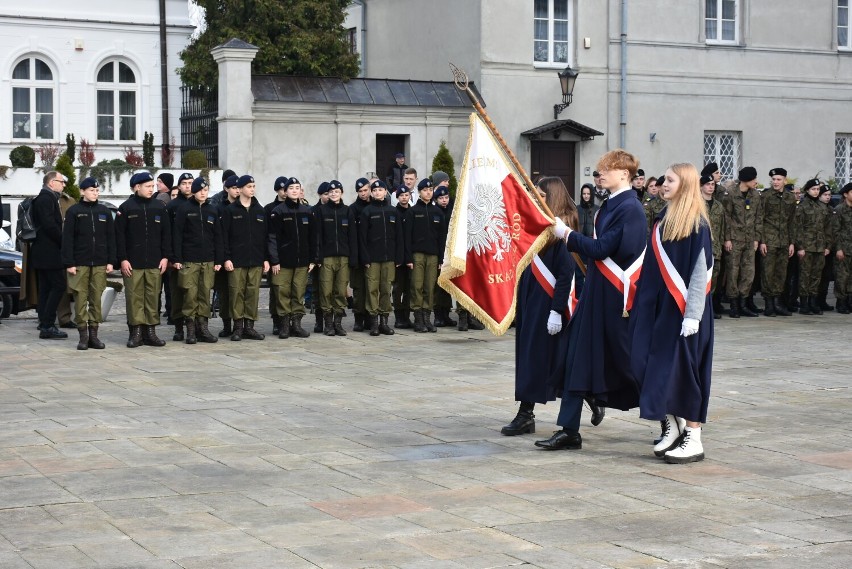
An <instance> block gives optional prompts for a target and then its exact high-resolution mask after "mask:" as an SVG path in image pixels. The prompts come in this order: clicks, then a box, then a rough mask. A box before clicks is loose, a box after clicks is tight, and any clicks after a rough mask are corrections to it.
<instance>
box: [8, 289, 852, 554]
mask: <svg viewBox="0 0 852 569" xmlns="http://www.w3.org/2000/svg"><path fill="white" fill-rule="evenodd" d="M122 303H123V300H122V298H121V297H119V299H118V301H117V305H116V309H115V310H114V312H113V313H112V314H111V315H110V319H109V321H108V322H107V323H106V324H104V325H103V328H102V330H103V333H102V334H101V336H102V338H103V339H104V340H105V341H106V343H107V349H106V350H103V351H95V350H89V351H86V352H78V351H76V350H75V349H74V347H75V345H76V340H73V339H72V338H69V339H68V340H66V341H53V342H49V341H40V340H38V339H37V332H36V330H35V320H34V319H32V318H16V319H11V320H4V321H3V322H2V324H0V362H2V364H0V567H2V568H3V569H19V568H36V569H42V568H44V569H47V568H51V569H52V568H56V569H75V568H92V567H99V568H100V567H108V568H138V569H143V568H144V569H177V568H185V569H200V568H205V569H206V568H215V569H251V568H255V567H257V568H294V569H303V568H314V567H322V568H328V569H331V568H355V567H384V568H391V567H395V568H400V569H402V568H405V569H415V568H427V569H450V568H461V567H467V568H474V569H484V568H488V567H542V568H559V569H570V568H588V569H592V568H600V567H675V568H703V569H710V568H714V569H715V568H718V567H729V568H737V569H741V568H772V569H779V568H781V569H783V568H797V569H798V568H801V567H813V568H828V567H836V568H841V567H842V568H846V567H849V566H850V563H852V561H850V560H852V445H850V434H852V421H850V418H851V417H850V389H849V386H850V382H852V379H850V378H852V374H850V369H852V352H850V350H849V348H848V346H849V338H850V332H852V317H849V316H841V315H838V314H835V313H831V314H826V315H824V316H798V315H797V316H794V317H792V318H784V319H782V318H775V319H768V318H764V317H761V318H756V319H755V318H753V319H748V318H741V319H740V320H737V321H735V320H730V319H728V318H725V319H722V320H719V321H717V335H716V338H717V343H716V353H715V365H714V370H715V374H714V378H713V379H714V384H713V399H712V401H711V405H710V417H709V422H708V425H707V426H706V427H705V429H704V436H703V438H704V441H705V450H706V453H707V459H706V460H705V461H703V462H701V463H696V464H692V465H668V464H665V463H663V462H662V461H661V460H659V459H656V458H654V456H653V454H652V452H651V448H650V441H651V439H652V438H653V437H654V436H655V435H656V434H657V433H658V432H659V426H658V424H654V423H651V422H648V421H642V420H640V419H638V417H637V413H636V412H628V413H622V412H614V411H610V412H609V413H608V414H607V418H606V419H605V420H604V422H603V423H602V424H601V425H600V426H598V427H591V426H589V424H588V416H585V417H584V420H583V423H584V427H583V436H584V439H585V440H584V448H583V450H581V451H560V452H546V451H539V450H536V449H535V448H534V447H533V444H532V443H533V441H534V440H535V439H537V438H545V437H547V436H549V434H550V431H551V430H553V429H555V425H554V420H555V417H556V412H557V406H556V405H553V404H551V405H547V406H546V407H539V408H538V409H537V410H536V413H537V420H538V432H537V433H536V434H535V435H533V436H529V435H527V436H522V437H511V438H510V437H503V436H501V435H500V433H499V428H500V426H501V425H503V424H505V423H506V422H508V421H509V420H510V419H511V418H512V417H513V416H514V412H515V404H514V401H513V399H514V398H513V395H514V391H513V373H514V358H513V351H514V344H513V340H514V336H513V334H514V331H511V332H510V333H509V334H507V335H506V336H505V337H502V338H495V337H493V336H492V335H491V334H489V333H488V332H484V331H483V332H466V333H461V332H457V331H455V330H450V329H441V330H439V332H438V333H437V334H414V333H411V332H402V333H399V332H398V333H397V334H396V335H395V336H393V337H380V338H371V337H370V336H368V335H367V334H356V333H351V332H350V334H349V335H348V336H347V337H345V338H334V339H332V338H327V337H324V336H322V335H316V334H312V336H311V337H310V338H308V339H304V340H300V339H289V340H278V339H277V338H273V339H267V340H265V341H263V342H250V341H243V342H241V343H236V342H230V341H223V340H220V341H219V343H217V344H215V345H201V344H199V345H196V346H186V345H183V344H177V343H173V342H169V344H168V345H167V346H166V347H165V348H161V349H155V348H145V347H143V348H138V349H135V350H129V349H127V348H125V347H124V345H123V344H124V341H125V340H126V330H125V326H124V324H123V316H122V315H121V313H122V312H123V310H121V309H122V308H123V307H122ZM30 314H31V313H30ZM264 314H265V311H264ZM306 321H309V322H310V324H311V326H312V325H313V317H312V316H310V315H309V316H307V317H306ZM211 323H212V324H213V326H212V328H213V329H214V330H218V329H219V328H220V326H219V321H218V320H216V321H212V322H211ZM346 323H347V325H348V328H350V329H351V318H348V319H347V321H346ZM258 327H259V328H262V329H264V331H266V332H269V328H270V323H269V320H268V319H266V320H264V321H262V322H261V323H260V324H259V326H258ZM166 330H167V328H166V327H165V326H164V327H162V328H161V331H162V332H163V334H162V335H163V336H165V335H166V334H165V332H166ZM69 332H73V330H71V331H69ZM169 337H170V334H169Z"/></svg>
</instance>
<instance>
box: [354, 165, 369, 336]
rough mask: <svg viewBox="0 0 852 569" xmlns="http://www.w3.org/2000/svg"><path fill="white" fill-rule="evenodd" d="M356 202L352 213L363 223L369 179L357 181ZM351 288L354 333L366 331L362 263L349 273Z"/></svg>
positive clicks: (367, 203)
mask: <svg viewBox="0 0 852 569" xmlns="http://www.w3.org/2000/svg"><path fill="white" fill-rule="evenodd" d="M355 193H356V198H355V201H354V202H352V204H350V206H349V207H350V208H351V209H352V212H353V213H354V214H355V219H356V221H357V222H358V223H361V214H362V213H364V208H366V207H367V206H368V205H370V181H369V180H367V178H358V179H357V180H355ZM349 280H350V286H351V287H352V304H353V306H352V312H353V313H354V316H355V325H354V326H353V327H352V331H353V332H363V331H364V320H365V319H366V312H365V308H364V305H365V300H366V298H365V296H366V292H365V288H364V287H365V282H364V268H363V266H362V265H361V263H358V266H357V267H355V268H353V269H352V270H351V271H350V272H349Z"/></svg>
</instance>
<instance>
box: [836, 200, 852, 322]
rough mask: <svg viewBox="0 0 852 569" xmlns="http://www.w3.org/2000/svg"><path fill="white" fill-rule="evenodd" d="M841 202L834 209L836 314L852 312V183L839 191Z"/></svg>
mask: <svg viewBox="0 0 852 569" xmlns="http://www.w3.org/2000/svg"><path fill="white" fill-rule="evenodd" d="M840 193H841V195H842V196H843V200H842V201H841V202H840V203H839V204H837V207H835V208H834V214H835V215H834V218H833V220H834V240H835V243H836V247H837V253H835V258H836V261H835V264H834V266H835V272H836V277H835V280H834V296H835V297H837V312H838V313H840V314H849V313H850V312H852V183H849V184H846V185H845V186H843V188H842V189H841V190H840Z"/></svg>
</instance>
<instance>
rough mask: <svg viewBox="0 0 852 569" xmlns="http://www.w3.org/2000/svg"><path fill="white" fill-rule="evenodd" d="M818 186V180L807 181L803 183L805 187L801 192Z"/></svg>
mask: <svg viewBox="0 0 852 569" xmlns="http://www.w3.org/2000/svg"><path fill="white" fill-rule="evenodd" d="M816 186H819V180H818V179H817V178H814V179H812V180H808V181H807V182H805V185H804V186H803V187H802V191H803V192H807V191H808V190H809V189H811V188H814V187H816Z"/></svg>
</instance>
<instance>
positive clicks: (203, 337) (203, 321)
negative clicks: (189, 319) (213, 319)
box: [195, 316, 219, 344]
mask: <svg viewBox="0 0 852 569" xmlns="http://www.w3.org/2000/svg"><path fill="white" fill-rule="evenodd" d="M195 335H196V337H197V338H198V341H199V342H204V343H205V344H215V343H216V342H218V341H219V338H217V337H216V336H214V335H213V334H211V333H210V330H209V329H208V328H207V318H204V317H203V316H199V317H198V318H196V319H195Z"/></svg>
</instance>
